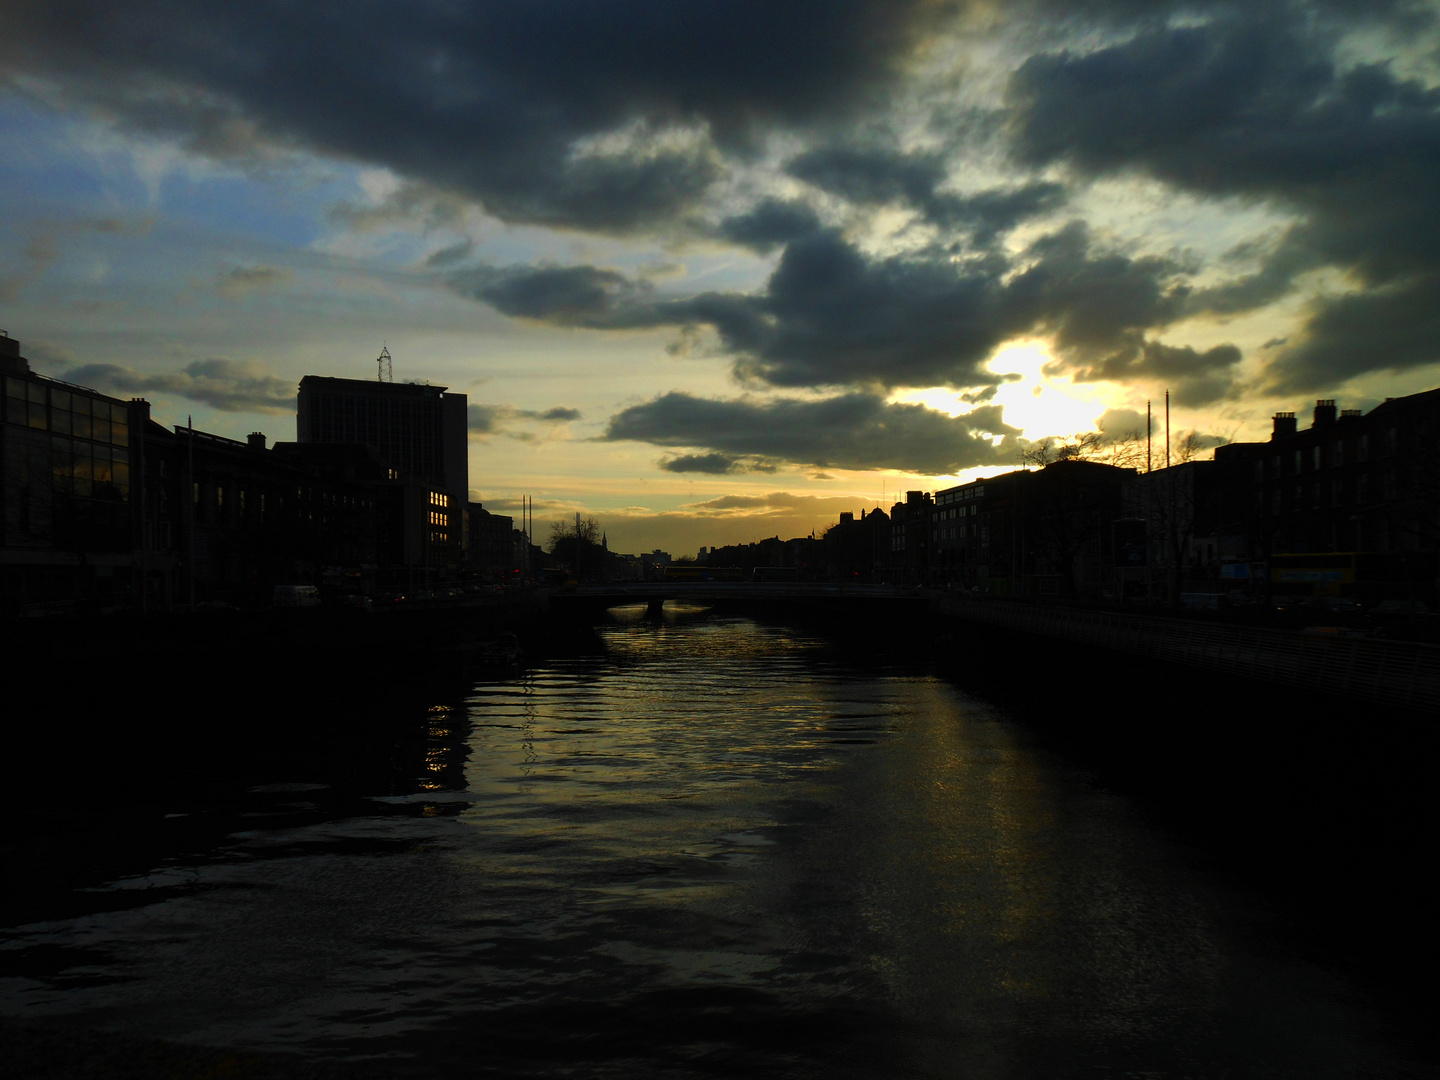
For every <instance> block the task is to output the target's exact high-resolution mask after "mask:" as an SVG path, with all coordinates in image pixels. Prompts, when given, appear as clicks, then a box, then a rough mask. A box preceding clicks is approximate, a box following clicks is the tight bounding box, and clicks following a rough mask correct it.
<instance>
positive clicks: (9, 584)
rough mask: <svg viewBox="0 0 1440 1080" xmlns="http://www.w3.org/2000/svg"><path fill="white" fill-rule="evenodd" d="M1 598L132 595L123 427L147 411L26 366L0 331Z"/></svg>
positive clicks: (128, 470)
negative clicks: (1, 415) (50, 376)
mask: <svg viewBox="0 0 1440 1080" xmlns="http://www.w3.org/2000/svg"><path fill="white" fill-rule="evenodd" d="M0 373H3V386H0V414H3V422H0V466H3V476H0V606H3V607H4V608H5V610H7V611H29V612H30V613H32V614H38V613H41V612H43V611H45V610H57V611H58V610H69V609H81V610H101V609H106V608H111V607H117V606H125V605H128V604H130V603H132V602H133V601H134V600H135V598H136V597H137V596H138V595H140V594H141V592H142V588H141V585H140V574H141V570H140V569H139V563H138V561H137V558H136V551H137V549H139V548H141V547H142V540H141V536H140V530H139V520H138V512H137V502H136V499H135V497H134V496H135V491H134V488H133V485H132V480H133V479H134V475H133V473H132V466H133V461H132V457H131V454H132V447H131V432H132V430H133V428H134V426H135V424H136V423H137V420H139V419H140V418H142V417H143V416H144V415H148V411H149V410H148V406H145V405H144V402H126V401H121V400H119V399H117V398H113V397H109V396H107V395H105V394H101V393H99V392H98V391H95V390H91V389H90V388H88V387H84V386H77V385H75V384H73V383H67V382H63V381H61V380H59V379H51V378H47V377H46V376H44V375H40V374H38V373H36V372H33V371H31V370H30V365H29V363H28V362H27V361H26V360H25V358H24V357H23V356H22V355H21V354H20V343H19V341H17V340H16V339H15V338H12V337H10V336H9V335H7V334H4V333H3V332H0Z"/></svg>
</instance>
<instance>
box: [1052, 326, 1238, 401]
mask: <svg viewBox="0 0 1440 1080" xmlns="http://www.w3.org/2000/svg"><path fill="white" fill-rule="evenodd" d="M1239 363H1240V350H1239V349H1237V348H1236V347H1235V346H1234V345H1216V346H1215V347H1214V348H1212V349H1207V350H1206V351H1205V352H1203V353H1202V352H1197V351H1196V350H1195V349H1193V348H1191V347H1190V346H1188V345H1183V346H1175V345H1166V344H1164V343H1162V342H1159V341H1138V340H1137V341H1134V342H1131V343H1130V344H1129V345H1128V346H1127V347H1125V348H1123V349H1121V350H1120V351H1118V352H1115V353H1112V354H1111V355H1109V356H1107V357H1105V358H1104V359H1103V360H1101V361H1100V362H1099V363H1098V364H1096V365H1095V366H1094V367H1090V368H1084V369H1081V370H1077V371H1076V372H1075V379H1076V381H1077V382H1093V381H1095V380H1097V379H1108V380H1110V381H1111V382H1119V383H1128V382H1136V381H1140V380H1142V379H1143V380H1146V381H1151V382H1165V383H1168V384H1169V385H1170V387H1171V389H1173V390H1174V395H1173V396H1174V399H1175V403H1176V404H1177V405H1183V406H1186V407H1188V408H1195V407H1198V406H1201V405H1209V404H1212V403H1213V402H1216V401H1220V400H1222V399H1224V398H1226V397H1230V396H1233V395H1234V394H1235V393H1236V388H1237V381H1236V370H1235V369H1236V367H1237V366H1238V365H1239Z"/></svg>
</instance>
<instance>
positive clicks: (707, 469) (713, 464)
mask: <svg viewBox="0 0 1440 1080" xmlns="http://www.w3.org/2000/svg"><path fill="white" fill-rule="evenodd" d="M659 464H660V468H662V469H664V470H665V471H666V472H673V473H709V474H710V475H713V476H723V475H724V474H726V473H729V472H734V471H735V466H736V464H737V461H736V459H735V457H734V456H732V455H730V454H680V455H679V456H678V457H673V458H666V459H665V460H664V461H661V462H660V463H659Z"/></svg>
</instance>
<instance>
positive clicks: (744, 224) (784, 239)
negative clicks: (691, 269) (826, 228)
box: [716, 199, 820, 255]
mask: <svg viewBox="0 0 1440 1080" xmlns="http://www.w3.org/2000/svg"><path fill="white" fill-rule="evenodd" d="M716 231H717V232H718V233H719V234H720V235H721V236H722V237H724V238H725V239H726V240H729V241H730V242H731V243H735V244H740V245H742V246H743V247H748V248H750V249H751V250H753V251H758V252H759V253H760V254H762V255H768V254H769V253H770V252H771V251H774V250H775V249H776V248H777V247H780V246H782V245H784V244H788V243H789V242H790V241H792V240H799V239H800V238H801V237H803V236H809V235H810V234H811V233H813V232H819V231H820V219H819V217H817V216H816V214H815V211H814V210H812V209H811V208H810V207H809V206H806V205H805V204H804V203H801V202H783V201H781V200H779V199H765V200H764V201H763V202H761V203H759V204H758V205H757V206H756V207H755V208H754V209H752V210H750V211H748V212H747V213H744V214H737V215H736V216H734V217H728V218H726V219H725V220H724V221H722V222H720V226H719V228H718V229H717V230H716Z"/></svg>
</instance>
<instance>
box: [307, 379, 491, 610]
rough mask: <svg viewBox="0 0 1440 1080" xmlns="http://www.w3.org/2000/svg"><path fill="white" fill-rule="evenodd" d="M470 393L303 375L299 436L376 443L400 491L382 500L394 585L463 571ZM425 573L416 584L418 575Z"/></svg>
mask: <svg viewBox="0 0 1440 1080" xmlns="http://www.w3.org/2000/svg"><path fill="white" fill-rule="evenodd" d="M466 423H467V421H466V397H465V395H464V394H451V393H447V389H446V387H443V386H427V385H422V384H419V383H387V382H379V381H368V380H363V379H336V378H329V377H326V376H320V375H306V376H305V377H304V378H303V379H301V380H300V394H299V399H298V402H297V409H296V432H297V439H298V440H299V442H300V443H302V444H308V443H364V444H367V445H369V446H373V447H375V449H376V450H377V451H378V452H379V455H380V459H381V460H382V461H383V462H384V463H385V465H386V467H387V468H388V469H389V470H390V477H389V480H390V482H391V483H392V484H393V485H394V486H395V490H393V491H391V492H389V493H388V494H387V495H386V496H385V497H384V498H383V499H382V500H381V509H380V525H381V529H382V536H381V542H380V547H381V560H382V571H383V573H384V574H385V575H386V576H388V577H389V578H390V579H392V581H391V583H392V584H394V585H409V584H422V583H427V582H430V581H434V580H438V579H440V578H444V577H448V576H452V575H454V574H457V573H458V572H459V567H460V563H461V560H462V557H463V553H464V550H465V528H466V515H465V510H464V508H465V504H466V502H467V501H468V499H469V489H470V471H469V448H468V441H467V440H468V431H467V426H466ZM417 575H418V577H419V578H420V580H419V581H416V580H415V579H416V577H417Z"/></svg>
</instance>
